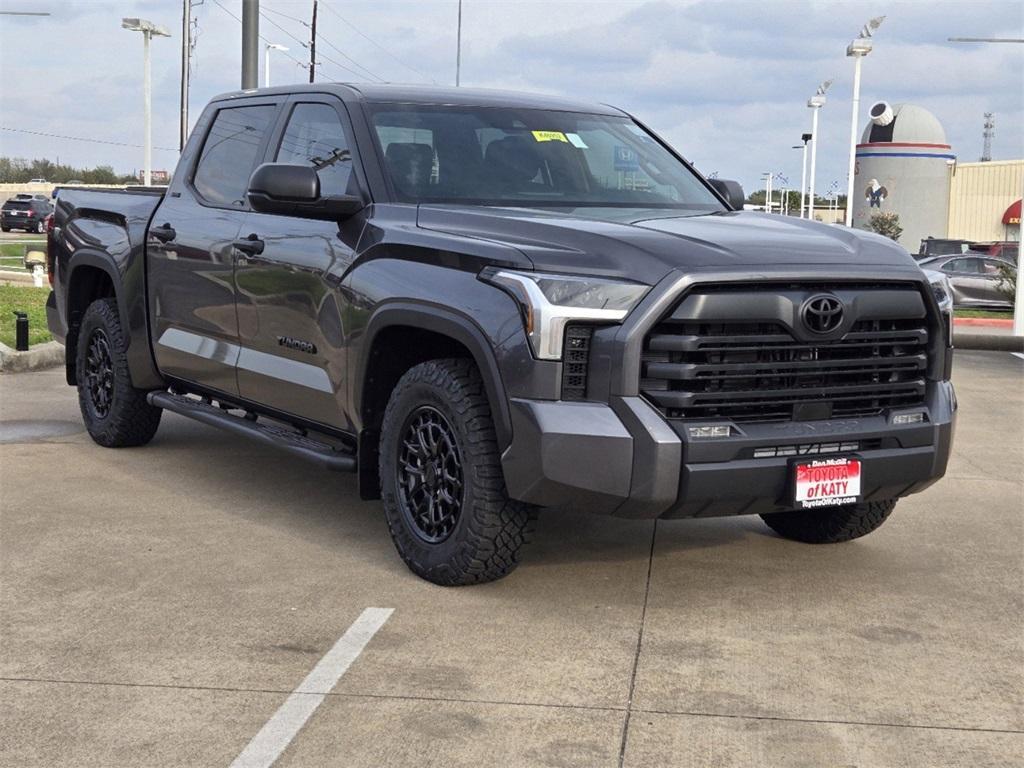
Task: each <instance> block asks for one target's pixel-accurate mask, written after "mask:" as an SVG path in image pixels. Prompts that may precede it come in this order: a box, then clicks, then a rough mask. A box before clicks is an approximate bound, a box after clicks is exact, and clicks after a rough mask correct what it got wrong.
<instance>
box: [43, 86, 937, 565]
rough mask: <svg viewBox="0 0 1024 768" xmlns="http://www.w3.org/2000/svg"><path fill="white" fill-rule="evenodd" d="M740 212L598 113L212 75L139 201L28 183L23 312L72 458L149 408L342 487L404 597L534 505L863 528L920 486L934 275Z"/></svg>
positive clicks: (791, 532)
mask: <svg viewBox="0 0 1024 768" xmlns="http://www.w3.org/2000/svg"><path fill="white" fill-rule="evenodd" d="M742 209H743V193H742V190H741V189H740V188H739V185H738V184H736V183H734V182H726V181H722V180H717V179H708V178H705V177H703V176H702V175H701V174H700V173H698V172H697V171H696V170H695V169H694V168H693V167H692V166H691V165H690V164H689V163H688V162H687V161H686V160H685V159H684V158H683V157H682V156H680V154H679V153H678V152H676V151H675V150H674V149H673V148H672V147H671V146H669V144H668V143H666V142H665V141H664V140H663V139H661V138H660V137H659V136H657V135H656V134H655V133H654V132H652V131H651V130H650V129H648V128H647V127H646V126H645V125H644V124H643V123H641V122H640V121H639V120H637V119H636V118H634V117H633V116H631V115H630V114H628V113H626V112H624V111H622V110H620V109H616V108H614V107H609V106H605V105H595V104H586V103H578V102H576V101H571V100H566V99H561V98H553V97H549V96H532V95H524V94H514V93H504V92H496V91H484V90H471V89H465V88H458V89H445V88H419V87H399V86H387V85H373V86H364V85H358V86H356V85H344V84H315V85H309V86H289V87H287V88H268V89H260V90H254V91H244V92H238V93H232V94H228V95H224V96H221V97H218V98H216V99H214V100H213V101H212V102H211V103H210V104H209V106H207V107H206V109H205V111H204V112H203V114H202V116H201V117H200V119H199V120H198V122H197V124H196V126H195V129H194V130H193V132H192V134H191V137H190V138H189V140H188V142H187V145H186V146H185V148H184V150H183V152H182V155H181V160H180V162H179V164H178V167H177V170H176V171H175V173H174V176H173V180H172V181H171V182H170V185H169V186H168V187H167V188H166V189H154V188H136V189H126V190H123V191H122V190H114V191H109V190H97V189H82V188H75V189H61V190H59V191H58V193H57V196H56V211H55V215H54V218H53V221H52V224H51V227H50V231H49V233H48V259H49V274H50V278H51V282H52V284H53V292H52V294H51V295H50V298H49V302H48V305H47V312H48V321H49V326H50V329H51V331H52V332H53V334H54V336H55V337H56V338H58V339H59V340H61V341H62V342H63V343H64V344H65V345H66V348H67V355H66V360H67V363H66V366H67V382H68V384H70V385H72V386H75V387H77V389H78V398H79V402H80V405H81V411H82V417H83V419H84V421H85V426H86V428H87V429H88V432H89V434H90V435H91V436H92V438H93V440H94V441H95V442H96V443H98V444H99V445H101V446H106V447H111V448H116V447H124V446H141V445H143V444H145V443H148V442H149V441H150V440H152V438H153V436H154V434H155V433H156V431H157V427H158V425H159V423H160V418H161V414H162V413H163V412H164V411H171V412H173V413H176V414H179V415H182V416H185V417H188V418H191V419H195V420H198V421H200V422H203V423H205V424H208V425H212V426H215V427H220V428H223V429H226V430H229V431H231V432H235V433H237V434H238V435H240V436H247V437H250V438H253V439H256V440H258V441H262V442H263V443H266V444H268V445H273V446H276V447H278V448H281V449H284V450H286V451H288V452H290V453H292V454H295V455H298V456H301V457H304V458H306V459H310V460H312V461H315V462H319V463H320V464H321V465H323V466H324V467H326V468H327V469H331V470H340V471H346V472H353V473H355V474H356V476H357V478H358V487H359V491H360V493H361V495H362V497H363V498H368V499H369V498H379V499H381V500H382V506H383V509H384V517H385V519H386V521H387V525H388V528H389V531H390V534H391V536H392V538H393V539H394V543H395V545H396V547H397V550H398V553H399V555H400V556H401V557H402V559H403V560H404V561H405V563H406V564H407V565H408V567H409V568H410V569H411V570H412V571H413V572H414V573H416V574H418V575H419V576H421V577H423V578H424V579H427V580H429V581H431V582H434V583H437V584H442V585H463V584H471V583H479V582H485V581H490V580H494V579H497V578H500V577H502V576H505V575H506V574H508V573H509V572H510V571H511V570H512V569H513V568H515V567H516V565H517V563H518V562H519V561H520V548H521V546H522V545H523V544H524V542H525V541H526V540H527V538H528V535H529V533H530V531H531V527H532V524H533V520H534V519H535V517H536V512H537V510H538V509H540V508H549V509H552V510H565V509H577V510H586V511H589V512H592V513H594V514H599V515H614V516H618V517H624V518H635V519H637V520H649V519H663V518H688V517H710V516H719V515H753V514H756V515H760V516H761V517H762V518H763V519H764V522H765V523H766V524H767V525H768V526H769V527H771V528H772V529H773V530H774V531H776V532H777V533H778V534H779V535H781V536H783V537H786V538H789V539H795V540H797V541H802V542H810V543H826V542H843V541H848V540H851V539H854V538H857V537H859V536H863V535H865V534H867V533H869V532H871V531H873V530H874V529H875V528H878V527H879V526H880V525H881V524H882V523H883V522H884V521H885V520H886V518H887V517H888V516H889V514H890V513H891V512H892V510H893V508H894V507H895V505H896V502H897V500H898V499H900V498H901V497H904V496H908V495H910V494H913V493H918V492H920V491H922V490H924V489H925V488H927V487H928V486H929V485H931V484H932V483H934V482H935V481H936V480H937V479H938V478H940V477H942V475H943V473H944V472H945V470H946V464H947V461H948V458H949V454H950V445H951V440H952V436H953V426H954V417H955V411H956V398H955V396H954V392H953V387H952V386H951V384H950V367H951V364H952V349H951V334H950V327H951V326H950V323H951V307H950V305H949V302H948V296H947V295H946V290H945V289H944V288H943V286H942V284H941V282H936V283H933V282H931V281H930V280H929V278H928V277H926V276H925V274H924V273H923V272H922V271H921V270H920V269H919V268H918V267H917V266H916V265H915V262H914V260H913V259H912V258H911V257H910V255H909V254H908V253H907V252H906V251H905V250H904V249H903V248H901V247H899V246H898V245H896V244H895V243H893V242H891V241H889V240H886V239H884V238H881V237H879V236H876V235H872V234H869V233H866V232H861V231H857V230H853V229H846V228H843V227H839V226H833V225H825V224H819V223H816V222H813V221H807V220H802V219H798V218H792V217H786V216H781V215H772V214H764V213H755V212H744V211H743V210H742ZM939 279H940V280H941V276H939ZM168 469H169V470H170V471H173V467H168ZM230 480H231V479H230V478H225V482H230ZM551 514H557V512H554V511H553V512H551Z"/></svg>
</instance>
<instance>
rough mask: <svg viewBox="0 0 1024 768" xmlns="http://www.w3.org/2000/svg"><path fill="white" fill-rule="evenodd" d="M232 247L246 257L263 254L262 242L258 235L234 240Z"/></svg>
mask: <svg viewBox="0 0 1024 768" xmlns="http://www.w3.org/2000/svg"><path fill="white" fill-rule="evenodd" d="M232 245H234V246H235V248H236V249H238V250H239V251H241V252H242V253H244V254H246V255H247V256H259V255H260V254H261V253H263V246H264V242H263V241H262V240H260V238H259V236H258V235H256V234H251V235H249V236H248V237H243V238H241V239H239V240H235V242H234V243H232Z"/></svg>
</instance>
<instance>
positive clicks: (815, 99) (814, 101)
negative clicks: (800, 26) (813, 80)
mask: <svg viewBox="0 0 1024 768" xmlns="http://www.w3.org/2000/svg"><path fill="white" fill-rule="evenodd" d="M831 85H832V80H826V81H825V82H823V83H822V84H821V85H819V86H818V90H817V91H815V92H814V95H813V96H811V98H810V99H808V100H807V106H808V107H810V109H811V190H810V192H809V193H808V196H809V197H810V198H811V202H810V206H809V208H808V210H809V215H808V217H807V218H809V219H810V220H811V221H814V169H815V167H816V164H817V159H818V111H819V110H820V109H821V108H822V107H823V106H825V92H826V91H828V89H829V88H830V87H831Z"/></svg>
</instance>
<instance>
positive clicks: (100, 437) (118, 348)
mask: <svg viewBox="0 0 1024 768" xmlns="http://www.w3.org/2000/svg"><path fill="white" fill-rule="evenodd" d="M126 349H127V344H126V343H125V337H124V332H123V331H122V329H121V321H120V318H119V316H118V313H117V302H116V301H115V300H114V299H110V298H108V299H98V300H96V301H94V302H93V303H92V304H90V305H89V308H88V309H86V310H85V316H84V317H83V318H82V325H81V327H80V329H79V331H78V356H77V360H76V363H75V376H76V381H77V384H78V405H79V407H80V408H81V411H82V420H83V421H84V422H85V428H86V429H87V430H88V431H89V435H90V436H91V437H92V439H93V440H94V441H95V442H97V443H98V444H99V445H102V446H105V447H107V448H121V447H126V446H134V445H145V444H146V443H148V442H149V441H150V440H152V439H153V435H155V434H156V430H157V427H159V426H160V414H161V413H162V411H161V409H160V408H154V407H153V406H152V405H150V404H149V403H147V402H146V392H145V391H144V390H141V389H135V388H134V387H133V386H132V381H131V377H130V376H129V375H128V359H127V357H126V355H125V350H126Z"/></svg>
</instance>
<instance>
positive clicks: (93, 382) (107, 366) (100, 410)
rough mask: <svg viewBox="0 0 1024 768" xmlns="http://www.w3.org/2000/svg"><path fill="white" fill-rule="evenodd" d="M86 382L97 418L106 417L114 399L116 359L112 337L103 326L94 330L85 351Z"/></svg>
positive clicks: (90, 401)
mask: <svg viewBox="0 0 1024 768" xmlns="http://www.w3.org/2000/svg"><path fill="white" fill-rule="evenodd" d="M85 382H86V389H87V391H88V395H89V403H90V405H91V406H92V409H93V411H94V412H95V413H96V416H97V418H100V419H105V418H106V417H107V414H108V413H110V407H111V405H112V404H113V401H114V361H113V358H112V357H111V355H110V339H108V338H107V334H106V332H105V331H104V330H103V329H102V328H96V329H94V330H93V332H92V335H91V336H89V345H88V348H87V349H86V353H85Z"/></svg>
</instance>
